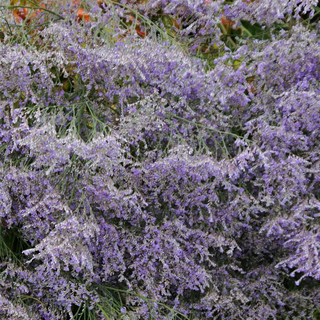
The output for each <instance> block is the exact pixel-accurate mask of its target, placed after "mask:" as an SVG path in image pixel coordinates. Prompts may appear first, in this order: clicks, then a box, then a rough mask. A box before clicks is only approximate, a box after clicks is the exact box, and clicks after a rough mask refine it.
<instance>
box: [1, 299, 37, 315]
mask: <svg viewBox="0 0 320 320" xmlns="http://www.w3.org/2000/svg"><path fill="white" fill-rule="evenodd" d="M0 316H1V317H3V319H14V320H40V319H41V317H40V315H39V314H38V315H37V314H35V313H30V311H29V310H27V309H26V308H25V307H24V306H23V305H21V304H18V305H15V304H13V303H12V302H11V301H10V300H9V299H7V298H5V296H3V295H2V294H0Z"/></svg>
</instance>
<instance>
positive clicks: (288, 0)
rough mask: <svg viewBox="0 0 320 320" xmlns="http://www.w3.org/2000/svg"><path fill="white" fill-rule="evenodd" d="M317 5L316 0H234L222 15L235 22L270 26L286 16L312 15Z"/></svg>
mask: <svg viewBox="0 0 320 320" xmlns="http://www.w3.org/2000/svg"><path fill="white" fill-rule="evenodd" d="M317 4H318V1H317V0H302V1H301V0H281V1H279V0H258V1H242V0H236V1H234V2H233V3H232V4H230V5H226V7H225V11H224V14H225V15H226V16H228V17H230V18H231V19H235V20H237V21H240V19H242V20H249V21H256V22H258V23H266V24H272V23H274V22H276V21H279V19H284V18H285V15H286V14H289V16H291V13H292V12H294V17H295V18H299V14H306V13H307V12H310V15H311V17H312V16H313V15H314V12H315V11H314V8H313V6H316V5H317Z"/></svg>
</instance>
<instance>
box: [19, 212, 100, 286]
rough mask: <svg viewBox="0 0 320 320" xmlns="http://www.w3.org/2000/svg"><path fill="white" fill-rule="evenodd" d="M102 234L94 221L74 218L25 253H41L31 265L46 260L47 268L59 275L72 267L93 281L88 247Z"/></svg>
mask: <svg viewBox="0 0 320 320" xmlns="http://www.w3.org/2000/svg"><path fill="white" fill-rule="evenodd" d="M98 234H99V228H98V226H97V225H96V223H95V222H94V221H86V222H85V223H83V222H80V221H79V219H78V218H77V217H75V216H73V217H71V218H69V219H66V220H65V221H63V222H61V223H59V224H57V225H56V226H55V228H54V229H53V230H52V231H51V232H50V233H49V234H48V236H47V237H46V238H44V239H43V240H42V241H41V242H40V243H39V244H37V245H36V246H35V248H33V249H28V250H26V251H24V254H26V255H29V254H31V253H34V252H37V251H39V253H37V254H34V255H33V257H32V259H31V260H30V261H29V263H30V262H31V261H32V260H34V259H37V260H39V259H40V260H43V261H44V262H45V266H46V268H50V269H51V268H54V269H55V270H56V272H57V274H58V275H59V274H60V270H61V268H62V267H63V269H64V270H66V271H68V270H69V267H71V268H72V272H73V273H74V274H77V273H79V272H82V273H83V276H84V278H86V279H87V280H88V281H89V282H90V281H92V277H94V270H93V268H94V262H93V258H92V255H91V253H90V251H89V249H88V246H90V245H91V243H92V241H94V238H95V237H96V236H97V235H98Z"/></svg>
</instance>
